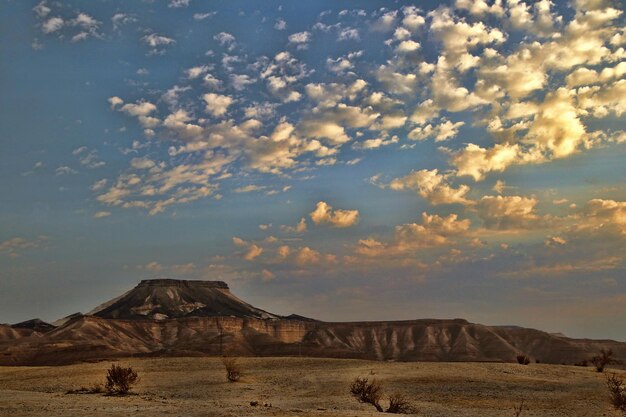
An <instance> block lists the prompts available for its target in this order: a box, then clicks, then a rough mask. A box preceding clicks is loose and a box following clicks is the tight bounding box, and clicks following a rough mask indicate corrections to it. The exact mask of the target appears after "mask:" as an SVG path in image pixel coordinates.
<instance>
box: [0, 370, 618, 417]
mask: <svg viewBox="0 0 626 417" xmlns="http://www.w3.org/2000/svg"><path fill="white" fill-rule="evenodd" d="M239 362H240V364H241V366H242V368H243V371H244V377H243V378H242V379H241V381H240V382H237V383H229V382H227V381H226V378H225V372H224V368H223V366H222V364H221V361H220V359H218V358H157V359H134V358H129V359H125V360H120V361H119V362H118V363H119V364H120V365H123V366H132V367H133V368H134V369H135V370H136V371H137V372H138V374H139V376H140V381H139V383H138V384H137V385H136V386H135V387H134V388H133V392H134V395H129V396H126V397H109V396H105V395H103V394H67V393H66V392H67V391H68V390H72V389H78V388H80V387H90V386H92V385H94V384H96V383H100V384H104V376H105V374H106V369H107V368H109V367H110V365H111V363H110V362H100V363H85V364H78V365H70V366H62V367H0V416H12V417H19V416H46V417H49V416H90V417H92V416H131V415H132V416H146V417H148V416H149V417H155V416H202V417H210V416H224V417H226V416H229V417H235V416H300V417H306V416H350V417H356V416H358V417H361V416H376V415H380V413H377V412H376V411H375V410H374V408H373V407H371V406H369V405H366V404H359V403H357V402H356V401H355V400H354V399H353V398H352V397H351V396H350V395H349V392H348V387H349V385H350V382H351V381H352V380H353V379H354V378H355V377H357V376H367V377H368V378H375V379H377V380H378V381H380V382H382V383H383V385H384V387H385V391H386V392H387V393H393V392H399V393H402V394H404V395H405V396H406V397H408V398H409V399H410V400H411V402H412V404H413V405H414V406H415V407H416V409H417V412H416V413H415V414H413V415H417V416H423V417H448V416H459V417H460V416H463V417H497V416H510V417H513V416H515V412H514V411H513V406H514V405H516V404H519V403H520V402H521V400H522V399H525V404H526V406H527V409H526V410H525V411H523V413H522V414H521V416H523V417H529V416H541V417H549V416H563V417H565V416H567V417H575V416H580V417H582V416H586V417H599V416H620V413H618V412H616V411H614V410H613V409H612V407H611V406H610V404H609V398H608V394H607V390H606V387H605V385H604V375H602V374H598V373H596V372H595V371H594V370H593V369H592V368H580V367H573V366H560V365H542V364H531V365H528V366H522V365H517V364H494V363H424V362H419V363H392V362H369V361H358V360H339V359H310V358H306V359H305V358H241V359H239ZM609 372H610V370H609ZM618 372H620V373H621V374H622V375H623V376H624V377H625V379H626V372H624V371H618ZM251 401H258V402H259V404H260V405H259V406H256V407H254V406H251V405H250V402H251ZM264 403H271V407H269V406H268V407H264V406H263V404H264ZM383 406H386V404H384V401H383Z"/></svg>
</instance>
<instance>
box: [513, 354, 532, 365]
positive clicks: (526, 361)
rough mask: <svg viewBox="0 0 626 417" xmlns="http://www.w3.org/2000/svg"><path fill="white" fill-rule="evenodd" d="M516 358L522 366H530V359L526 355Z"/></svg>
mask: <svg viewBox="0 0 626 417" xmlns="http://www.w3.org/2000/svg"><path fill="white" fill-rule="evenodd" d="M515 358H516V359H517V363H519V364H520V365H528V364H529V363H530V358H529V357H528V356H526V355H517V356H516V357H515Z"/></svg>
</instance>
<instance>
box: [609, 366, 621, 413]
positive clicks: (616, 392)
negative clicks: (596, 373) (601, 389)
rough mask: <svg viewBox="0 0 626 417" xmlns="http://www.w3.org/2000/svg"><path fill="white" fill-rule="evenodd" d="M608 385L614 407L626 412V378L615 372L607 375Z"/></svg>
mask: <svg viewBox="0 0 626 417" xmlns="http://www.w3.org/2000/svg"><path fill="white" fill-rule="evenodd" d="M606 386H607V387H608V388H609V394H610V395H611V404H613V407H615V409H616V410H621V411H622V412H623V413H625V414H626V386H625V385H624V380H623V379H622V378H620V377H619V376H617V375H615V374H612V375H607V376H606Z"/></svg>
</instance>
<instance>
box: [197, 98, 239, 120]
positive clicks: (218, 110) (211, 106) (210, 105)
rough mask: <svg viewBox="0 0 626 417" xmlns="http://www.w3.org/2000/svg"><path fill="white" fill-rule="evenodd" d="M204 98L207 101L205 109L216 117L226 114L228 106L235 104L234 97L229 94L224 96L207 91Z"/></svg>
mask: <svg viewBox="0 0 626 417" xmlns="http://www.w3.org/2000/svg"><path fill="white" fill-rule="evenodd" d="M202 99H203V100H204V101H205V102H206V107H205V110H206V112H207V113H209V114H211V115H212V116H214V117H221V116H224V115H225V114H226V111H227V110H228V107H229V106H230V105H231V104H233V101H234V100H233V99H232V98H231V97H229V96H224V95H220V94H215V93H207V94H204V95H203V96H202Z"/></svg>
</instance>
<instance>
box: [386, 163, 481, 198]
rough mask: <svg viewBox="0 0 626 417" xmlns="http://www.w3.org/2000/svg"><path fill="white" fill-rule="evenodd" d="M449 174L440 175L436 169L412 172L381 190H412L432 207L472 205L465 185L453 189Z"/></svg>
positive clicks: (468, 189)
mask: <svg viewBox="0 0 626 417" xmlns="http://www.w3.org/2000/svg"><path fill="white" fill-rule="evenodd" d="M450 177H451V175H450V174H440V173H439V171H438V170H437V169H433V170H427V169H421V170H419V171H412V172H411V173H410V174H408V175H407V176H405V177H401V178H396V179H394V180H392V181H391V182H390V183H389V184H387V185H382V187H383V188H390V189H392V190H407V189H408V190H413V191H415V192H416V193H417V194H419V195H420V196H422V197H423V198H425V199H426V200H428V201H429V202H430V203H431V204H433V205H439V204H463V205H470V204H473V202H472V201H471V200H468V199H467V198H466V197H465V195H466V194H467V193H468V192H469V191H470V188H469V187H468V186H467V185H460V186H459V187H458V188H454V187H452V186H451V185H450V183H449V178H450Z"/></svg>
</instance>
